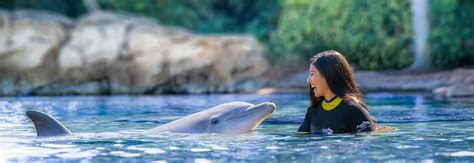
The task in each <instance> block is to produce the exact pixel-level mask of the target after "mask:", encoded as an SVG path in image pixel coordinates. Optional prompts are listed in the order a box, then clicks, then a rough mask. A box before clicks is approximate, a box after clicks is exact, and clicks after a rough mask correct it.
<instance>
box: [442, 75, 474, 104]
mask: <svg viewBox="0 0 474 163" xmlns="http://www.w3.org/2000/svg"><path fill="white" fill-rule="evenodd" d="M443 89H444V90H443ZM440 90H443V91H440ZM434 93H435V94H438V95H444V96H445V97H472V96H474V70H473V69H456V70H455V71H454V72H453V73H451V77H450V79H449V83H448V84H447V86H446V87H441V88H438V89H436V90H435V91H434Z"/></svg>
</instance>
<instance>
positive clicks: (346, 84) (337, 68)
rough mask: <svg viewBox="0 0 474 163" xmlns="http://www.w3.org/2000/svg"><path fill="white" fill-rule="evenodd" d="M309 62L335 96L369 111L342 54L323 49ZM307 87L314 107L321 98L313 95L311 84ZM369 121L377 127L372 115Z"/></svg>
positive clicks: (311, 104)
mask: <svg viewBox="0 0 474 163" xmlns="http://www.w3.org/2000/svg"><path fill="white" fill-rule="evenodd" d="M311 64H312V65H313V66H314V67H315V68H316V69H317V70H318V71H319V73H320V74H321V75H322V76H323V77H324V78H325V79H326V82H327V84H328V86H329V89H331V91H332V92H333V93H334V94H335V95H336V96H338V97H341V98H343V99H344V100H346V101H351V102H353V103H355V104H358V105H360V106H361V107H362V108H364V109H365V110H366V111H367V112H369V110H368V108H367V104H366V103H365V101H364V98H363V97H362V93H361V92H360V91H359V88H358V87H357V83H356V81H355V79H354V76H353V73H352V68H351V67H350V65H349V63H348V62H347V60H346V59H345V58H344V56H342V54H340V53H339V52H337V51H334V50H328V51H323V52H321V53H318V54H316V55H315V56H314V57H313V58H311ZM309 88H310V89H309V97H310V106H311V107H314V106H316V104H317V103H318V102H320V101H321V100H322V99H323V98H322V97H315V95H314V91H313V88H311V85H310V86H309ZM316 89H317V88H316ZM370 122H371V123H372V125H373V127H374V128H376V127H377V126H376V123H375V121H374V120H373V119H372V117H370Z"/></svg>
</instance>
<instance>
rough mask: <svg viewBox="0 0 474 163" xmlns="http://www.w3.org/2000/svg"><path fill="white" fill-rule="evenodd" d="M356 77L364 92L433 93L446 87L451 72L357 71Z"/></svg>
mask: <svg viewBox="0 0 474 163" xmlns="http://www.w3.org/2000/svg"><path fill="white" fill-rule="evenodd" d="M355 76H356V79H357V81H358V84H359V86H360V88H361V89H362V90H363V91H371V92H373V91H431V90H433V89H435V88H438V87H441V86H444V85H446V83H447V81H448V80H449V77H450V72H449V71H444V72H434V73H422V74H417V73H400V72H373V71H357V72H356V73H355Z"/></svg>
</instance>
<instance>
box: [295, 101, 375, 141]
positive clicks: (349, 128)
mask: <svg viewBox="0 0 474 163" xmlns="http://www.w3.org/2000/svg"><path fill="white" fill-rule="evenodd" d="M336 99H337V100H336ZM323 100H324V99H323ZM323 100H321V101H319V102H318V103H316V105H315V107H309V108H308V111H307V112H306V116H305V118H304V121H303V123H302V124H301V125H300V127H299V128H298V132H310V133H312V134H325V135H326V134H336V133H351V132H364V131H372V130H373V126H372V125H371V123H370V121H369V119H371V116H370V114H369V113H368V112H367V111H366V110H365V109H364V108H363V107H362V106H360V105H358V104H355V103H354V102H351V101H346V100H343V99H341V98H338V97H335V98H333V99H331V100H330V101H325V106H328V105H327V104H331V103H332V104H333V108H331V107H329V109H328V108H326V107H325V109H323V106H322V105H323ZM334 100H336V101H334ZM334 106H335V107H334Z"/></svg>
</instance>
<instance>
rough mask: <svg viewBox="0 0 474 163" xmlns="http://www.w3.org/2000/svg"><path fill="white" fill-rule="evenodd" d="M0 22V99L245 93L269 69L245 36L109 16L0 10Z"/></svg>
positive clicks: (260, 83) (256, 85)
mask: <svg viewBox="0 0 474 163" xmlns="http://www.w3.org/2000/svg"><path fill="white" fill-rule="evenodd" d="M0 21H1V22H2V24H0V25H2V26H1V27H0V34H1V35H2V36H3V35H4V36H5V37H0V44H1V45H0V52H1V53H0V63H1V66H0V72H7V73H6V75H4V77H3V79H2V78H0V80H2V81H1V82H2V83H1V84H2V85H4V86H5V87H6V88H0V93H1V94H3V95H7V94H8V95H15V94H18V93H21V94H34V95H63V94H162V93H219V92H222V93H226V92H248V91H251V90H255V89H256V88H259V87H262V86H263V85H265V83H266V81H264V80H259V78H260V75H261V74H262V73H264V72H265V71H267V69H268V67H269V65H268V63H267V61H266V60H265V58H263V55H262V50H261V48H260V45H259V44H258V42H257V41H256V40H255V39H254V38H253V37H251V36H238V35H213V36H211V35H199V34H193V33H191V32H189V31H187V30H185V29H180V28H172V27H165V26H162V25H160V24H158V23H157V22H156V21H153V20H150V19H146V18H141V17H137V16H133V15H129V14H119V13H112V12H93V13H91V14H89V15H86V16H85V17H83V18H81V19H80V20H79V21H78V22H76V23H75V24H73V23H71V22H70V21H69V20H68V19H64V18H63V17H59V16H56V15H50V14H47V13H40V14H36V12H26V13H21V12H19V13H14V14H10V13H8V12H0ZM11 26H14V27H15V28H12V27H11ZM12 29H15V30H19V31H21V32H10V30H12ZM47 29H52V30H51V31H48V30H47ZM3 38H6V39H3ZM2 39H3V40H2ZM12 40H13V41H12ZM38 40H40V41H38ZM11 42H13V43H11ZM25 60H26V61H25ZM20 82H21V83H24V84H21V86H20V84H19V83H20Z"/></svg>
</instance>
